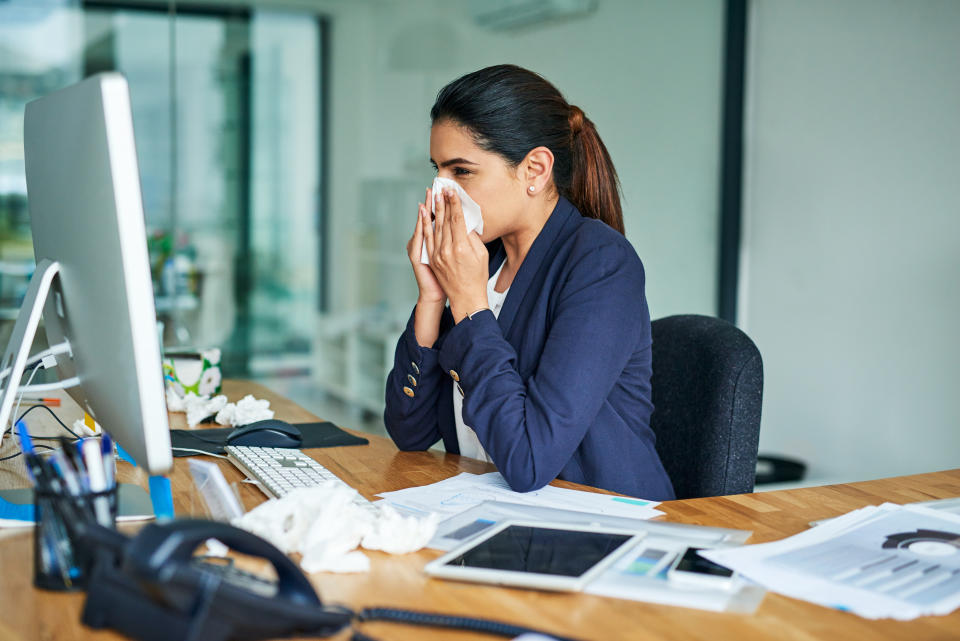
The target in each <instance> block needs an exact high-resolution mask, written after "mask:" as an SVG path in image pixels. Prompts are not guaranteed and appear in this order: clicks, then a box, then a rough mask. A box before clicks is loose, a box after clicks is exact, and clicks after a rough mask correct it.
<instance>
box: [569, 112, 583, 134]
mask: <svg viewBox="0 0 960 641" xmlns="http://www.w3.org/2000/svg"><path fill="white" fill-rule="evenodd" d="M569 122H570V137H571V138H573V137H575V136H576V135H577V134H579V133H580V132H581V131H583V110H582V109H581V108H580V107H577V106H576V105H570V116H569Z"/></svg>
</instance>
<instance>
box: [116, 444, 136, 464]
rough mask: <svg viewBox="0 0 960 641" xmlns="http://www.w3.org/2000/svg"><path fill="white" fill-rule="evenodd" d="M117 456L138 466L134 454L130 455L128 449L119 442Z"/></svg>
mask: <svg viewBox="0 0 960 641" xmlns="http://www.w3.org/2000/svg"><path fill="white" fill-rule="evenodd" d="M117 456H119V457H120V460H121V461H126V462H127V463H129V464H130V465H132V466H134V467H136V466H137V462H136V461H134V460H133V457H132V456H130V455H129V454H127V451H126V450H125V449H123V448H122V447H120V444H119V443H117Z"/></svg>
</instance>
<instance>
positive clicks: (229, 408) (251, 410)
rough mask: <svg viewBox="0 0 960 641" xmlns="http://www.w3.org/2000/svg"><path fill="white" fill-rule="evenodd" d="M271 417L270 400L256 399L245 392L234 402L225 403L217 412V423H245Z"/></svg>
mask: <svg viewBox="0 0 960 641" xmlns="http://www.w3.org/2000/svg"><path fill="white" fill-rule="evenodd" d="M268 418H273V410H272V409H270V401H268V400H266V399H256V398H254V397H253V396H252V395H250V394H247V395H246V396H244V397H243V398H242V399H240V400H239V401H237V402H236V403H227V404H226V405H224V406H222V408H221V409H220V410H219V411H218V412H217V418H216V419H215V420H216V421H217V423H220V424H221V425H233V426H237V425H247V424H249V423H254V422H256V421H264V420H266V419H268Z"/></svg>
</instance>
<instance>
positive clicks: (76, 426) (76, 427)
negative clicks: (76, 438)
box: [73, 418, 97, 436]
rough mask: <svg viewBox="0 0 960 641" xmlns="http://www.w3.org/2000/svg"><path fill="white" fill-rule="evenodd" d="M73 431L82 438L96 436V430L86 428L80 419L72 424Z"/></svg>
mask: <svg viewBox="0 0 960 641" xmlns="http://www.w3.org/2000/svg"><path fill="white" fill-rule="evenodd" d="M73 431H74V432H76V433H77V434H81V435H83V436H96V435H97V432H96V430H92V429H90V428H89V427H87V424H86V423H85V422H84V421H83V419H82V418H78V419H77V420H75V421H74V422H73Z"/></svg>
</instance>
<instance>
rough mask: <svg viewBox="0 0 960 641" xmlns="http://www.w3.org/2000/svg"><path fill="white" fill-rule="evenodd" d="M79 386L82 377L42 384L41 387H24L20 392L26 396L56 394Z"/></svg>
mask: <svg viewBox="0 0 960 641" xmlns="http://www.w3.org/2000/svg"><path fill="white" fill-rule="evenodd" d="M79 384H80V377H79V376H73V377H71V378H66V379H64V380H62V381H57V382H56V383H40V384H39V385H30V386H23V387H21V388H20V390H19V391H20V393H21V394H26V393H27V392H29V393H31V394H36V393H38V392H55V391H57V390H61V389H70V388H71V387H76V386H77V385H79Z"/></svg>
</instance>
